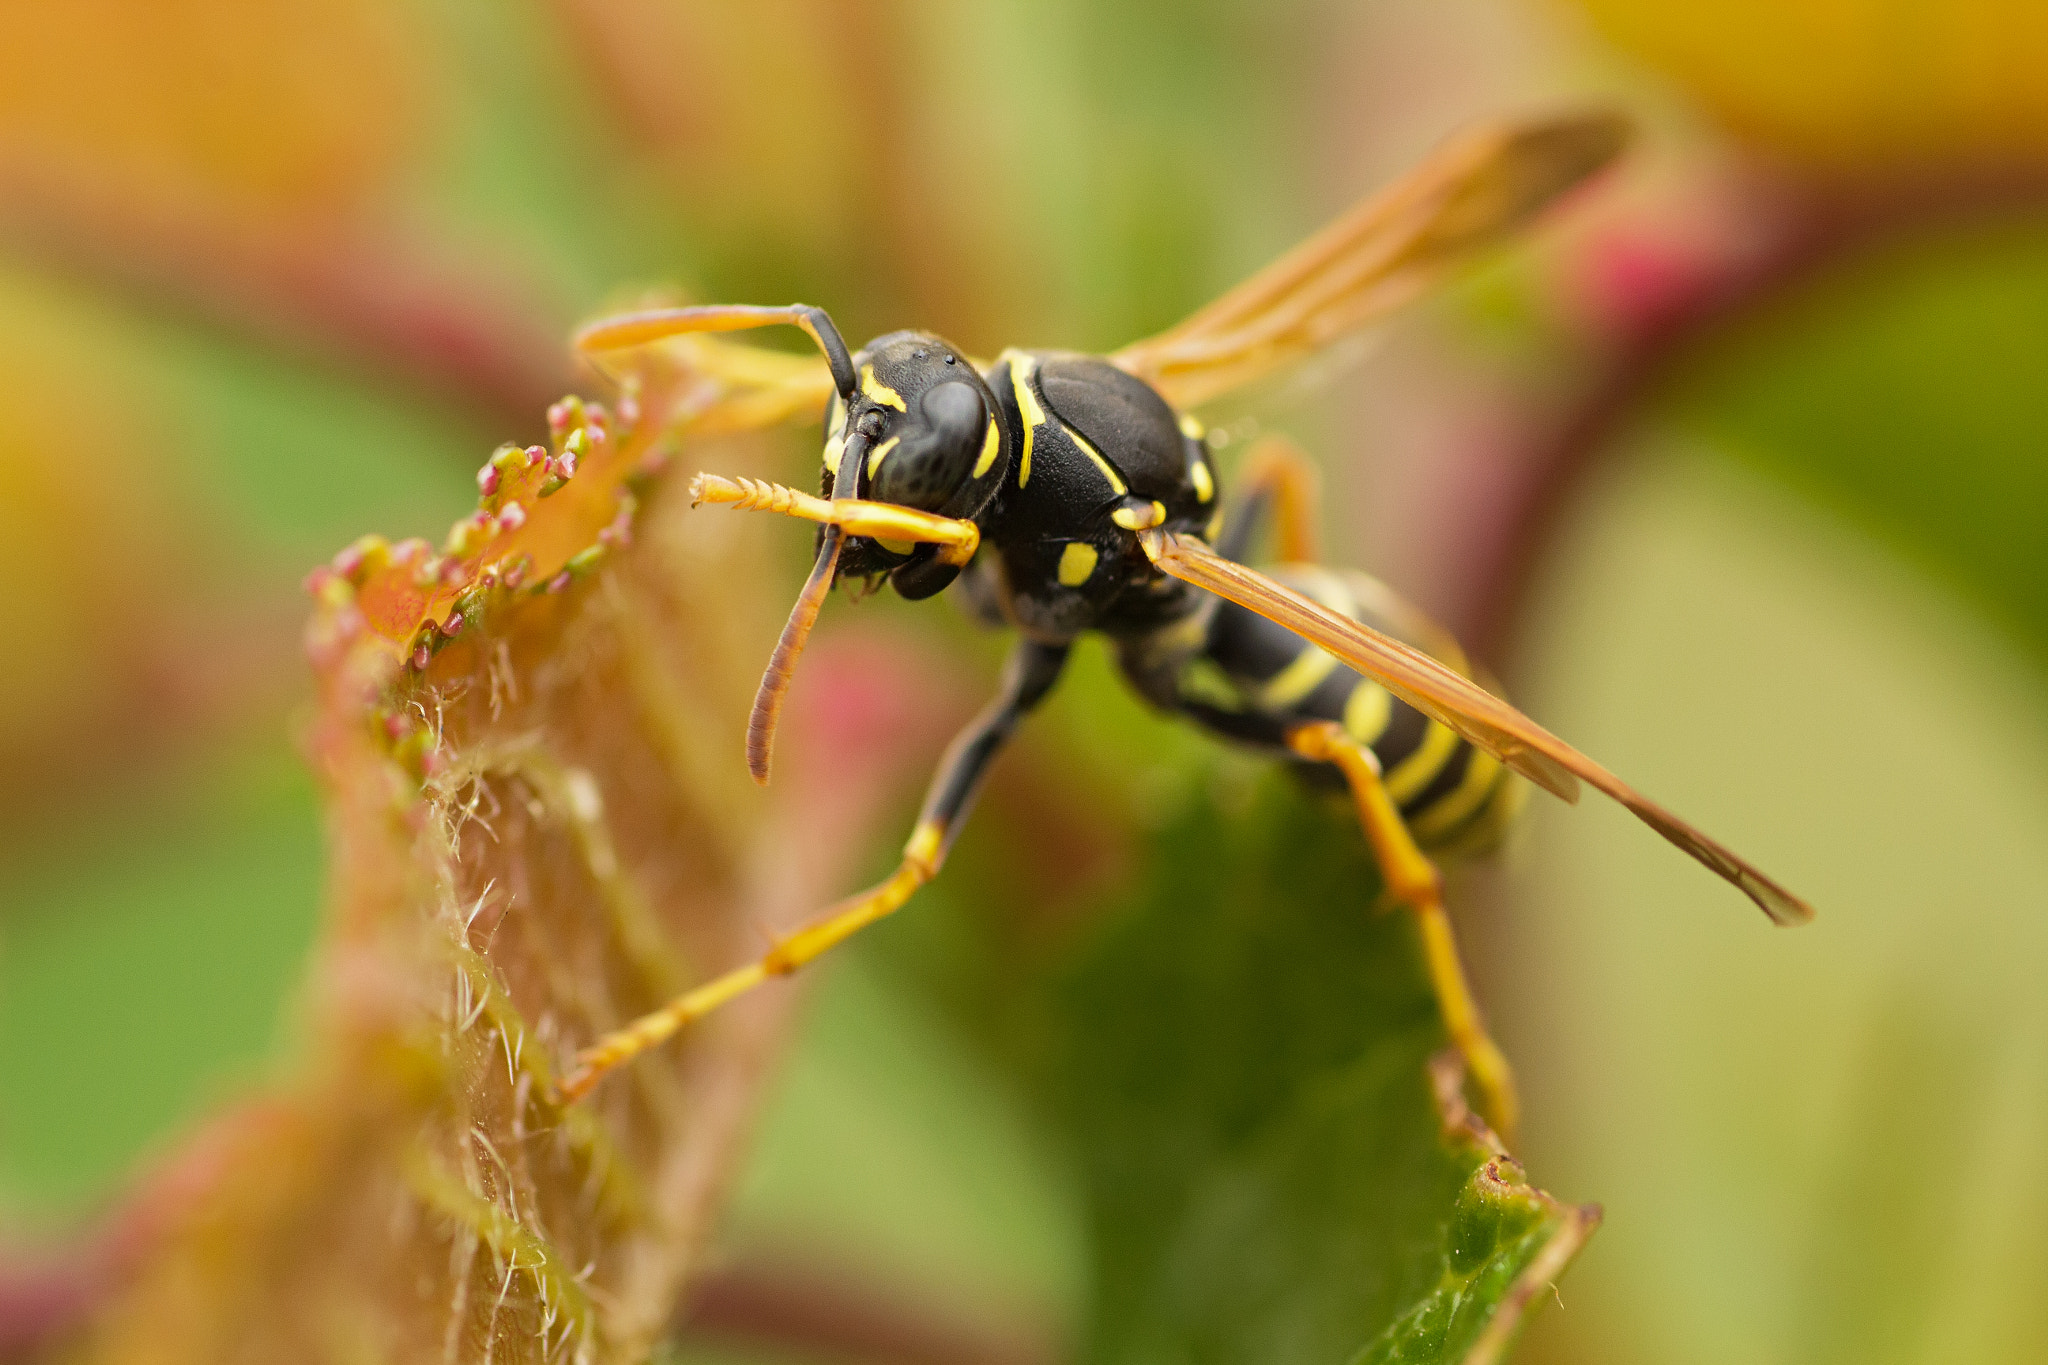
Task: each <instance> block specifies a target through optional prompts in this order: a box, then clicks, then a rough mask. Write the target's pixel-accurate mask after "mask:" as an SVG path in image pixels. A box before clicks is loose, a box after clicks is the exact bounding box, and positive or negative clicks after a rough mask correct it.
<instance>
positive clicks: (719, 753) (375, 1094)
mask: <svg viewBox="0 0 2048 1365" xmlns="http://www.w3.org/2000/svg"><path fill="white" fill-rule="evenodd" d="M641 379H642V380H644V381H645V382H644V383H641V382H638V381H636V383H635V384H634V385H632V386H630V387H629V388H628V390H627V391H626V394H625V396H624V397H622V399H621V401H620V402H619V404H618V407H617V409H616V411H615V413H610V414H608V413H606V412H604V411H603V410H601V409H598V408H596V407H594V406H593V407H589V408H586V407H585V406H584V405H583V404H582V403H580V402H578V401H575V400H567V401H565V402H564V403H562V404H559V405H557V407H556V408H555V409H554V410H553V411H552V412H551V414H550V417H551V425H552V429H553V431H554V438H553V441H552V443H551V446H550V447H549V448H546V449H543V448H539V447H535V448H531V449H528V450H518V449H515V448H507V449H505V450H502V451H500V452H499V454H498V455H497V456H496V457H494V459H493V460H492V462H491V463H490V464H488V465H486V466H485V468H484V470H483V471H481V473H480V475H479V484H480V487H482V488H483V490H484V495H483V498H482V500H481V503H480V506H479V509H478V511H477V512H476V514H475V515H473V516H472V517H469V518H466V519H465V520H464V521H462V522H460V523H458V524H457V525H456V527H455V529H454V531H453V532H452V533H451V535H450V537H449V540H448V542H447V544H446V545H445V546H444V547H443V548H442V550H441V551H440V552H435V551H433V550H432V549H430V547H428V546H427V545H426V544H425V543H423V542H410V543H405V544H399V545H387V544H385V543H384V542H382V541H378V540H374V539H372V540H365V541H362V542H358V544H357V545H355V546H353V547H351V548H350V549H349V550H348V551H347V552H345V553H344V554H343V555H341V556H339V557H337V559H336V561H335V563H334V565H332V566H331V567H329V568H325V569H322V570H320V571H318V572H317V573H316V574H315V575H314V577H313V579H312V580H311V587H312V590H313V592H314V594H315V596H316V598H317V600H318V604H319V605H318V608H317V612H316V615H315V618H314V621H313V623H312V626H311V628H310V632H309V645H310V651H311V654H312V657H313V660H314V664H315V668H316V672H317V678H318V703H317V713H316V715H315V718H314V719H313V721H312V724H311V730H310V736H309V740H310V747H311V749H312V753H313V756H314V759H315V762H316V764H317V766H318V769H319V772H320V776H321V779H322V781H323V783H324V784H325V786H326V789H327V793H328V799H329V806H330V810H329V834H330V842H331V850H332V854H331V856H332V873H331V875H332V894H331V897H330V907H329V915H330V920H329V924H328V926H327V930H326V933H325V936H324V941H323V943H322V945H321V947H320V950H319V953H318V961H317V963H316V966H315V971H314V978H313V1000H312V1005H311V1024H310V1028H309V1033H310V1035H311V1043H310V1045H309V1047H308V1048H307V1053H308V1056H307V1058H306V1060H305V1062H304V1064H303V1065H302V1067H301V1069H300V1070H299V1071H298V1073H297V1074H296V1075H295V1076H294V1077H293V1078H292V1079H291V1080H290V1081H289V1082H288V1083H287V1084H284V1085H282V1086H280V1087H279V1088H278V1090H277V1091H276V1093H274V1094H273V1095H271V1096H269V1097H267V1098H265V1099H263V1100H262V1101H260V1102H258V1103H255V1104H252V1105H250V1106H248V1107H246V1108H245V1109H243V1110H242V1111H240V1112H238V1113H235V1114H232V1115H230V1116H228V1117H227V1118H225V1119H223V1120H222V1121H221V1122H219V1123H218V1124H217V1125H215V1127H214V1128H213V1129H212V1130H211V1132H210V1133H208V1134H207V1135H205V1136H204V1137H203V1138H202V1139H201V1140H200V1141H199V1142H197V1143H194V1144H192V1145H191V1146H190V1147H189V1148H188V1150H187V1153H186V1155H185V1156H184V1158H182V1159H181V1160H179V1161H178V1162H176V1163H174V1165H173V1170H174V1171H175V1175H171V1176H167V1177H165V1178H164V1179H163V1180H160V1181H159V1182H157V1183H156V1186H155V1187H154V1189H146V1190H145V1191H144V1193H143V1195H142V1196H140V1197H139V1199H138V1201H137V1203H138V1205H141V1206H145V1207H150V1208H152V1209H154V1210H155V1214H154V1217H153V1219H152V1222H153V1225H154V1226H153V1230H152V1231H151V1233H150V1234H149V1235H148V1236H147V1237H146V1238H143V1239H141V1240H143V1241H145V1242H146V1243H147V1245H146V1247H145V1249H144V1250H142V1251H141V1252H140V1253H139V1254H138V1255H137V1256H136V1258H135V1260H134V1263H133V1265H132V1267H131V1268H130V1270H129V1271H128V1273H127V1274H126V1276H125V1279H124V1282H123V1283H122V1284H121V1286H120V1287H119V1288H118V1289H117V1290H116V1291H115V1292H114V1293H113V1294H112V1295H111V1296H110V1298H109V1301H108V1302H107V1303H106V1305H105V1306H104V1308H103V1309H102V1311H101V1312H100V1313H99V1314H98V1315H97V1317H96V1319H95V1320H94V1321H93V1322H92V1323H91V1324H90V1326H89V1328H88V1329H87V1330H86V1332H85V1333H84V1335H83V1337H82V1339H80V1340H76V1341H74V1342H72V1343H70V1354H71V1358H76V1359H80V1360H90V1361H97V1362H108V1363H109V1365H111V1363H113V1362H120V1363H121V1365H133V1363H134V1362H174V1361H192V1362H202V1361H203V1362H208V1365H220V1362H227V1361H265V1362H269V1361H278V1360H298V1361H321V1360H346V1361H356V1360H365V1361H367V1360H394V1361H395V1360H402V1361H427V1360H451V1361H453V1360H462V1361H468V1360H484V1359H488V1360H492V1361H502V1362H517V1361H536V1362H538V1361H557V1360H559V1361H605V1360H637V1359H640V1358H642V1357H643V1356H644V1354H645V1352H646V1351H647V1350H648V1349H649V1348H650V1346H651V1345H652V1344H653V1342H654V1341H655V1340H656V1339H657V1337H658V1336H659V1334H660V1333H661V1332H662V1330H663V1329H664V1327H665V1325H666V1324H667V1322H668V1321H669V1318H670V1314H671V1313H672V1311H673V1308H674V1304H675V1300H676V1297H677V1294H678V1291H679V1289H680V1288H681V1286H682V1284H683V1283H684V1281H685V1279H686V1278H687V1276H688V1275H689V1273H690V1272H691V1270H692V1268H693V1266H694V1265H695V1263H696V1261H697V1260H698V1258H699V1256H700V1253H701V1249H702V1247H703V1245H704V1240H705V1236H706V1233H707V1229H708V1227H709V1223H710V1220H711V1217H712V1215H713V1213H714V1211H715V1209H716V1206H717V1196H718V1194H719V1192H720V1191H721V1189H722V1188H723V1187H724V1185H725V1183H726V1180H727V1176H728V1174H729V1172H730V1171H731V1168H732V1165H733V1162H734V1158H735V1154H736V1152H737V1150H738V1147H739V1144H740V1141H741V1139H742V1137H743V1134H744V1129H745V1126H746V1119H747V1116H748V1114H749V1112H750V1109H751V1106H752V1102H753V1097H754V1094H755V1091H756V1088H757V1084H758V1082H759V1080H760V1079H761V1076H762V1073H763V1069H764V1067H765V1065H766V1063H767V1061H768V1060H769V1058H770V1057H771V1056H772V1054H773V1051H774V1048H775V1044H776V1041H777V1039H778V1036H779V1034H780V1033H781V1032H782V1027H783V1023H784V1019H785V1015H786V1011H787V1009H788V1004H789V1001H790V999H791V998H792V997H791V993H790V992H788V991H786V990H781V989H774V988H771V989H769V990H765V991H762V992H760V993H758V994H757V995H756V996H754V997H750V998H749V999H747V1000H745V1001H743V1002H741V1003H740V1004H738V1005H737V1006H735V1007H734V1008H732V1009H731V1010H728V1011H726V1012H724V1013H722V1014H720V1015H719V1016H717V1017H716V1018H714V1019H712V1020H710V1021H708V1022H707V1023H706V1024H705V1025H703V1026H701V1027H700V1028H699V1029H697V1030H695V1031H693V1033H692V1034H691V1035H690V1036H689V1037H688V1038H687V1039H686V1040H685V1041H684V1042H683V1043H682V1044H681V1045H677V1046H671V1047H668V1048H664V1049H662V1050H661V1051H660V1052H659V1053H658V1054H657V1055H655V1056H653V1057H651V1058H649V1059H648V1060H646V1061H644V1062H643V1063H641V1064H640V1065H638V1066H635V1067H633V1068H631V1069H630V1070H629V1071H627V1072H625V1073H624V1074H622V1075H621V1076H619V1077H617V1078H615V1079H614V1080H613V1081H612V1082H610V1083H608V1084H607V1085H606V1086H605V1087H604V1088H603V1089H602V1090H601V1091H600V1092H599V1093H598V1094H597V1095H596V1096H595V1097H594V1099H593V1101H592V1102H590V1103H588V1104H586V1105H582V1106H576V1107H570V1108H566V1109H565V1108H563V1107H560V1106H558V1105H557V1104H556V1103H554V1102H553V1101H552V1100H551V1099H550V1095H549V1092H550V1081H551V1079H552V1077H553V1075H554V1074H555V1071H556V1068H557V1067H558V1066H559V1064H560V1063H561V1061H562V1059H563V1058H564V1057H565V1056H566V1055H567V1053H568V1052H569V1051H570V1050H571V1049H573V1048H574V1047H575V1046H577V1045H579V1044H582V1043H585V1042H587V1041H589V1040H590V1039H591V1038H592V1037H594V1036H595V1035H596V1034H597V1033H599V1032H600V1031H602V1030H603V1029H605V1028H608V1027H610V1026H612V1025H614V1024H616V1023H618V1022H621V1021H622V1020H623V1019H625V1018H627V1017H628V1016H630V1015H632V1014H634V1013H636V1012H638V1011H640V1010H642V1009H645V1008H646V1007H648V1006H650V1005H652V1004H654V1003H656V1002H658V1001H659V1000H661V999H662V998H664V997H665V996H666V995H667V994H668V993H669V992H671V991H672V990H674V989H675V988H676V987H678V986H679V985H682V984H685V983H687V982H690V981H692V980H694V979H696V978H698V977H699V976H701V975H703V974H705V973H706V972H707V971H709V970H713V969H716V968H720V967H724V966H727V965H730V964H732V963H734V962H736V961H739V960H742V959H744V958H747V957H750V956H752V955H754V954H755V953H757V952H758V951H759V950H760V948H761V946H762V940H761V934H762V931H763V929H764V928H769V927H774V926H778V925H786V924H788V923H789V922H791V921H792V920H794V919H796V918H799V917H801V916H802V915H803V914H805V913H807V912H808V911H810V910H811V909H813V908H814V907H815V906H816V905H817V904H819V903H820V902H822V901H824V900H825V899H827V898H828V896H829V894H830V893H833V892H837V891H839V890H842V889H843V884H844V879H845V876H846V874H847V864H848V862H849V861H850V855H851V853H852V852H853V851H854V850H855V849H856V848H857V847H858V845H859V843H860V842H861V840H862V838H863V835H864V833H865V832H866V831H865V827H864V825H863V822H861V821H860V820H858V819H857V818H852V817H851V816H844V817H836V818H834V819H829V820H828V819H822V818H817V817H818V816H819V813H820V812H821V811H824V810H825V809H826V807H825V805H824V801H825V798H826V797H827V796H828V795H829V793H830V791H831V790H832V789H831V787H830V786H829V784H828V782H827V780H826V779H827V775H829V774H830V773H831V772H832V771H833V769H834V768H835V767H838V766H839V765H840V764H843V763H846V762H859V763H863V764H866V763H869V762H870V761H871V760H872V759H873V757H874V754H873V753H872V752H869V751H866V750H863V751H862V752H859V753H852V752H850V751H848V750H847V748H846V746H847V745H861V744H862V743H863V742H864V737H865V736H866V735H868V734H869V733H871V731H872V726H871V725H870V724H869V722H870V721H871V720H872V719H873V711H872V708H870V710H869V713H868V714H867V715H866V716H863V715H862V714H861V706H862V704H863V703H862V702H861V700H860V699H861V698H862V697H864V696H865V697H870V698H872V697H875V696H877V695H886V692H887V689H880V690H877V689H874V688H858V687H853V688H846V689H842V690H841V691H840V692H839V693H838V694H837V695H834V694H833V693H832V689H831V680H830V677H829V675H830V673H831V670H832V664H831V660H830V658H829V656H825V657H821V658H819V659H818V660H816V661H814V662H815V663H816V664H817V668H816V669H815V670H814V671H813V674H812V679H811V682H812V686H811V687H810V688H809V689H808V690H809V692H810V694H811V695H812V696H814V697H827V698H829V699H830V700H831V701H832V702H833V705H834V712H833V714H832V715H831V716H830V718H829V724H823V725H820V724H813V725H811V726H810V727H808V733H807V735H806V740H805V742H804V743H801V744H793V745H792V746H791V749H792V759H793V760H796V761H793V762H792V763H791V765H790V770H789V772H788V774H787V777H788V778H789V779H790V780H788V781H786V782H784V783H782V784H780V785H781V787H782V791H781V792H780V793H779V799H770V798H761V797H755V796H753V795H752V794H751V793H752V787H751V784H750V783H749V782H748V781H747V779H746V777H745V776H744V768H743V766H742V765H741V763H740V761H739V752H740V749H739V728H738V725H739V717H741V716H743V715H744V713H745V702H746V697H747V695H748V693H749V692H750V691H751V687H752V683H753V679H754V674H755V670H756V669H757V668H758V665H759V661H760V658H761V651H762V650H763V648H764V646H765V638H766V636H767V635H768V634H771V633H772V631H773V628H774V623H775V622H776V620H777V619H778V618H779V615H780V607H781V605H782V602H781V598H782V596H783V595H784V593H785V592H786V591H787V589H788V585H787V584H786V583H785V582H784V581H783V576H782V575H780V574H777V573H775V572H773V571H771V569H770V568H769V566H766V565H764V564H763V563H761V562H760V560H759V558H758V556H757V555H756V554H755V553H754V552H753V550H752V548H751V547H752V545H753V543H754V541H755V535H754V532H753V531H752V530H751V529H750V528H749V526H748V522H749V519H746V518H734V517H713V516H699V517H695V518H689V519H688V520H687V522H685V521H684V518H685V517H686V515H687V508H686V506H685V505H684V502H683V500H682V499H681V498H680V497H670V496H667V495H666V485H667V484H668V483H669V482H671V481H670V480H668V479H666V478H664V477H663V475H662V472H661V465H662V463H663V462H662V460H661V458H660V457H659V454H658V451H659V448H660V444H661V442H662V441H664V440H666V439H667V438H669V437H670V436H671V435H675V434H678V433H682V434H686V433H687V432H688V431H689V430H690V428H691V427H692V424H693V423H697V422H710V423H713V424H716V423H717V422H718V421H719V419H720V417H721V414H723V413H725V412H726V410H725V408H724V407H723V406H722V405H724V404H726V403H728V402H731V401H736V395H735V394H734V393H733V392H732V391H730V390H728V389H727V388H726V387H725V386H723V385H721V384H719V383H716V382H714V381H711V380H708V379H706V378H704V377H703V376H701V375H693V374H690V373H685V372H682V371H680V370H676V369H673V368H671V369H668V370H665V371H663V372H661V373H658V374H648V375H643V376H641ZM739 397H743V395H740V396H739ZM726 425H730V422H729V421H728V422H726ZM736 454H737V453H736V452H734V451H732V450H722V451H721V452H720V455H719V461H720V463H721V465H722V466H723V465H724V464H726V463H729V462H730V460H731V459H733V458H735V457H736ZM760 541H761V543H763V544H770V543H773V542H772V541H771V540H770V539H769V538H767V537H760ZM849 697H851V698H852V700H851V701H849ZM849 706H851V707H852V708H853V710H852V712H851V713H850V714H849V712H848V709H847V708H848V707H849ZM711 717H722V718H724V719H725V720H726V721H728V722H729V723H728V724H724V725H719V724H715V723H712V722H711V721H710V720H709V718H711ZM794 719H796V720H797V722H798V723H799V725H800V726H801V723H802V717H801V716H797V717H794ZM799 755H801V756H802V757H805V758H808V759H809V760H810V762H809V764H808V766H806V764H805V763H804V762H803V761H802V760H801V758H799ZM807 772H808V774H809V776H808V777H807V776H806V773H807ZM771 809H772V810H773V812H775V813H774V814H765V813H762V814H757V812H767V811H769V810H771ZM835 816H836V812H835ZM795 825H801V826H802V827H803V837H802V838H801V839H800V840H792V839H789V838H788V837H787V836H788V835H789V834H790V833H791V832H792V830H793V827H794V826H795ZM192 988H193V989H194V990H204V989H206V983H204V982H193V983H192ZM166 1189H171V1190H173V1191H174V1193H173V1194H170V1195H167V1194H166V1193H165V1191H166Z"/></svg>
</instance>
